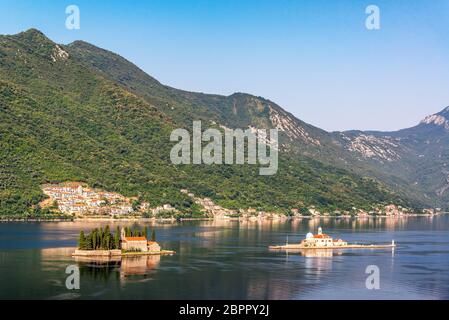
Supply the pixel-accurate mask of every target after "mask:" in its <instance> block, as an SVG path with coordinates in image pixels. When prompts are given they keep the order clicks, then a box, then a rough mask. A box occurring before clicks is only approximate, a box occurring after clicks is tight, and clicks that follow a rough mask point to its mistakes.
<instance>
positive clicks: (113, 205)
mask: <svg viewBox="0 0 449 320" xmlns="http://www.w3.org/2000/svg"><path fill="white" fill-rule="evenodd" d="M42 191H43V192H44V193H45V194H46V195H47V196H48V198H47V199H45V200H44V201H42V202H41V203H40V206H41V207H42V208H50V209H53V210H58V211H60V212H61V213H63V214H66V215H71V216H74V217H76V218H92V217H108V218H123V217H136V218H137V217H142V216H144V215H145V216H146V217H151V218H157V217H158V216H159V215H160V214H162V213H164V214H165V216H167V213H168V215H170V214H171V215H172V216H174V215H175V214H177V213H179V211H178V210H177V209H176V208H174V207H173V206H172V205H170V204H164V205H162V206H156V207H151V204H150V203H148V202H140V201H139V199H138V198H137V197H125V196H123V195H121V194H119V193H116V192H108V191H104V190H99V189H94V188H90V187H89V186H88V185H87V184H85V183H81V182H66V183H61V184H46V185H43V186H42ZM180 192H181V193H183V194H185V195H187V196H188V197H189V198H191V199H192V200H193V202H194V203H196V204H197V205H199V206H200V207H201V208H202V209H201V211H202V212H203V213H204V217H205V218H214V219H232V218H239V219H275V220H277V219H287V216H286V215H284V214H281V213H275V212H266V211H260V210H256V209H254V208H247V209H238V210H231V209H227V208H224V207H222V206H220V205H218V204H216V203H215V202H214V201H213V200H212V199H210V198H202V197H198V196H196V195H195V194H193V193H192V192H190V191H189V190H187V189H181V190H180ZM422 213H423V214H427V215H433V214H438V209H426V210H423V212H422ZM411 214H413V212H412V211H411V210H410V209H408V208H404V207H401V206H396V205H394V204H390V205H386V206H383V207H378V208H375V209H374V210H373V211H370V212H367V211H364V210H360V209H357V208H353V210H352V212H349V211H343V212H341V211H335V212H320V211H319V210H318V209H316V208H315V207H314V206H310V207H308V208H307V209H306V211H304V209H303V210H300V209H298V208H292V209H291V212H290V215H289V216H290V217H304V216H308V217H319V216H341V217H351V216H357V217H369V216H375V215H377V216H407V215H411Z"/></svg>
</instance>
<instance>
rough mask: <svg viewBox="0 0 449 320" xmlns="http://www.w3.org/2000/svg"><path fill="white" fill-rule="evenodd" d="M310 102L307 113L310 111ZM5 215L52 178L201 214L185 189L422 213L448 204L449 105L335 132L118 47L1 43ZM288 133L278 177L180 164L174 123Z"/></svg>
mask: <svg viewBox="0 0 449 320" xmlns="http://www.w3.org/2000/svg"><path fill="white" fill-rule="evenodd" d="M304 107H307V106H304ZM0 115H1V119H2V120H1V122H0V143H1V149H0V154H1V159H0V212H2V213H3V214H15V213H24V212H27V211H28V212H29V210H30V208H31V207H32V206H33V205H35V204H36V203H38V202H39V201H40V200H41V199H42V198H43V194H42V192H41V190H40V188H39V185H40V184H42V183H47V182H52V181H53V182H61V181H70V180H73V181H80V180H81V181H85V182H87V183H89V184H90V185H92V186H94V187H96V186H97V187H101V188H104V189H110V190H112V191H118V192H120V193H122V194H125V195H127V196H136V195H137V196H139V197H141V199H142V200H145V201H149V202H150V203H152V204H158V203H171V204H172V205H174V206H176V207H178V208H180V209H181V210H182V211H183V212H186V214H194V212H193V211H194V210H193V209H192V203H191V200H190V199H189V198H188V197H186V196H185V195H183V194H181V193H180V192H179V190H180V189H183V188H186V189H189V190H191V191H192V192H195V193H196V194H198V195H201V196H204V197H210V198H212V199H213V200H215V201H216V202H217V203H218V204H220V205H222V206H224V207H226V208H249V207H253V208H258V209H260V210H272V211H280V212H284V213H288V212H290V209H292V208H298V209H300V210H301V211H303V212H306V211H307V208H309V207H310V206H315V207H316V208H317V209H319V210H320V211H321V212H330V211H335V210H339V211H345V210H347V211H351V210H354V209H353V208H357V209H364V210H372V209H373V208H375V207H379V206H382V205H387V204H390V203H395V204H398V205H403V206H409V207H413V208H416V209H421V208H424V207H434V206H440V207H443V208H447V200H448V199H449V169H448V168H447V163H448V155H449V153H448V152H447V151H446V150H447V147H448V146H449V122H448V121H449V120H448V119H449V110H448V109H445V110H443V111H442V112H440V113H438V114H436V115H433V116H429V117H427V118H426V119H424V120H423V121H422V122H421V123H420V124H419V125H417V126H416V127H413V128H409V129H404V130H400V131H396V132H371V131H370V132H362V131H347V132H326V131H324V130H322V129H319V128H316V127H314V126H312V125H309V124H307V123H305V122H303V121H301V120H299V119H297V118H296V117H294V116H293V115H292V114H290V113H289V112H287V111H285V110H284V109H282V108H281V107H280V106H278V105H277V104H275V103H274V102H272V101H269V100H266V99H264V98H261V97H255V96H252V95H248V94H244V93H235V94H233V95H231V96H221V95H212V94H203V93H194V92H187V91H182V90H178V89H174V88H171V87H168V86H165V85H163V84H161V83H160V82H158V81H157V80H156V79H154V78H152V77H151V76H149V75H147V74H146V73H145V72H143V71H142V70H140V69H139V68H138V67H137V66H135V65H134V64H132V63H131V62H129V61H127V60H126V59H124V58H122V57H120V56H119V55H117V54H114V53H112V52H109V51H106V50H103V49H100V48H98V47H95V46H93V45H91V44H88V43H86V42H82V41H76V42H74V43H71V44H69V45H61V44H55V43H54V42H52V41H51V40H49V39H48V38H47V37H46V36H45V35H44V34H42V33H41V32H40V31H38V30H35V29H31V30H28V31H26V32H23V33H20V34H17V35H11V36H0ZM193 120H202V121H203V122H204V123H205V125H207V126H210V127H217V128H223V127H228V128H242V129H244V128H248V127H254V128H267V129H268V128H278V129H279V130H280V131H281V141H280V142H281V150H280V151H281V152H280V159H279V163H280V168H279V172H278V174H277V175H275V176H272V177H261V176H259V175H258V174H257V168H255V167H254V166H248V165H244V166H226V165H223V166H218V165H217V166H205V165H201V166H195V165H184V166H174V165H172V164H171V163H170V159H169V153H170V149H171V146H172V144H170V142H169V136H170V132H171V130H173V129H174V128H179V127H185V128H191V126H192V121H193Z"/></svg>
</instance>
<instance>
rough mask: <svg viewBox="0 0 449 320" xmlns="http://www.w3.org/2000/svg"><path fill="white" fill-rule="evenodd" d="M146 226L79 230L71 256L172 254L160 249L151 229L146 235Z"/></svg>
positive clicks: (154, 233) (172, 252)
mask: <svg viewBox="0 0 449 320" xmlns="http://www.w3.org/2000/svg"><path fill="white" fill-rule="evenodd" d="M148 235H149V233H148V228H147V227H146V226H145V227H143V228H142V229H140V228H133V229H131V228H130V227H124V228H120V227H119V226H118V227H117V228H116V230H115V233H113V232H111V229H110V227H109V226H106V227H105V228H95V229H93V230H92V231H91V232H90V233H88V234H86V233H85V232H84V231H83V230H82V231H80V235H79V239H78V247H77V249H76V250H75V252H74V253H73V256H81V257H82V256H89V257H95V256H102V257H104V256H130V255H152V254H174V251H170V250H162V249H161V247H160V245H159V244H158V243H157V241H156V232H155V231H154V229H153V230H152V231H151V236H150V238H149V237H148Z"/></svg>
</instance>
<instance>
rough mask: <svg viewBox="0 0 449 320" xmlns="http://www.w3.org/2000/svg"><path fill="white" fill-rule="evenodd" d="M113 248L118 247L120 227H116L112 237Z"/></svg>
mask: <svg viewBox="0 0 449 320" xmlns="http://www.w3.org/2000/svg"><path fill="white" fill-rule="evenodd" d="M114 247H115V248H114V249H120V229H119V227H117V231H116V232H115V237H114Z"/></svg>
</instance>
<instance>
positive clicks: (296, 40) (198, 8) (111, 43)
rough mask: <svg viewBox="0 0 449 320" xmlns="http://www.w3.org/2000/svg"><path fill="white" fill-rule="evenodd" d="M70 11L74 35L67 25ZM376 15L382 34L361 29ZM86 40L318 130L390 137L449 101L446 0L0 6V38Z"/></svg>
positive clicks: (162, 74) (58, 1)
mask: <svg viewBox="0 0 449 320" xmlns="http://www.w3.org/2000/svg"><path fill="white" fill-rule="evenodd" d="M71 4H74V5H77V6H78V7H79V8H80V11H81V29H80V30H68V29H66V28H65V20H66V14H65V8H66V7H67V6H68V5H71ZM370 4H375V5H377V6H378V7H379V8H380V13H381V17H380V18H381V29H380V30H376V31H369V30H367V29H366V28H365V19H366V14H365V8H366V7H367V6H368V5H370ZM31 27H34V28H38V29H40V30H41V31H43V32H44V33H45V34H46V35H47V36H48V37H50V38H51V39H52V40H54V41H56V42H58V43H65V44H66V43H70V42H72V41H74V40H78V39H80V40H85V41H88V42H91V43H93V44H95V45H98V46H100V47H103V48H105V49H108V50H111V51H114V52H116V53H119V54H120V55H122V56H124V57H125V58H127V59H129V60H131V61H132V62H134V63H135V64H137V65H138V66H139V67H141V68H142V69H143V70H144V71H146V72H147V73H149V74H150V75H152V76H154V77H155V78H157V79H158V80H160V81H161V82H163V83H164V84H167V85H170V86H173V87H176V88H181V89H186V90H192V91H199V92H207V93H219V94H224V95H229V94H232V93H233V92H247V93H251V94H254V95H257V96H263V97H265V98H268V99H270V100H272V101H274V102H276V103H278V104H279V105H281V106H282V107H284V108H285V109H286V110H288V111H290V112H291V113H293V114H294V115H295V116H297V117H298V118H300V119H302V120H304V121H306V122H308V123H311V124H313V125H316V126H318V127H321V128H323V129H326V130H349V129H364V130H367V129H373V130H396V129H400V128H404V127H409V126H413V125H415V124H416V123H417V122H418V121H419V120H420V119H421V118H423V117H424V116H426V115H428V114H431V113H435V112H438V111H440V110H441V109H443V108H444V107H446V106H448V105H449V59H448V57H449V0H432V1H428V0H415V1H414V0H384V1H380V0H371V1H361V0H360V1H358V0H351V1H350V0H334V1H331V0H302V1H301V0H240V1H237V0H209V1H206V0H142V1H138V0H135V1H126V2H125V1H114V0H109V1H101V0H96V1H84V0H72V1H64V0H40V1H33V0H2V1H1V2H0V33H1V34H14V33H17V32H20V31H23V30H26V29H28V28H31Z"/></svg>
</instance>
